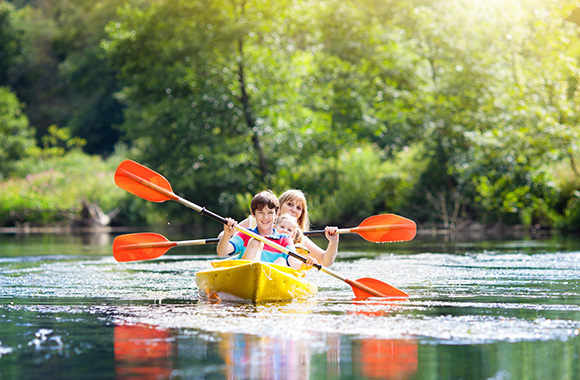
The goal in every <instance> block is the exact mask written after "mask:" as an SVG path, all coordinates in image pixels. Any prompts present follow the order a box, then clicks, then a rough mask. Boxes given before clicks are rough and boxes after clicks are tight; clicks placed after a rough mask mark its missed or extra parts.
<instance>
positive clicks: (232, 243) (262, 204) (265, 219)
mask: <svg viewBox="0 0 580 380" xmlns="http://www.w3.org/2000/svg"><path fill="white" fill-rule="evenodd" d="M279 210H280V203H278V198H277V197H276V196H275V195H274V194H273V193H272V192H271V191H270V190H266V191H262V192H260V193H258V194H256V195H255V196H254V198H252V202H251V203H250V212H251V214H252V216H253V217H255V218H256V223H257V225H256V227H255V228H253V229H251V231H253V232H256V233H257V234H259V235H260V236H264V237H266V238H267V239H269V240H271V241H273V242H274V243H277V244H279V245H281V246H283V247H285V248H288V249H289V250H291V251H295V247H294V242H293V241H292V238H291V237H289V236H288V235H282V234H279V233H278V232H277V231H276V230H275V229H274V222H275V221H276V217H277V216H278V211H279ZM226 220H227V221H228V224H226V225H224V234H223V235H222V237H221V239H220V241H219V243H218V245H217V248H216V251H217V254H218V256H221V257H223V256H228V255H229V256H232V255H236V254H238V258H240V259H243V260H254V261H258V260H259V261H264V262H268V263H276V264H281V265H287V266H290V267H293V268H296V269H299V268H300V267H301V266H302V262H301V261H300V260H298V259H295V258H293V257H289V255H288V254H286V253H283V252H279V251H278V250H276V249H275V248H272V247H270V246H269V245H267V244H264V243H263V242H261V241H259V240H256V239H254V238H252V237H251V236H248V235H246V234H244V233H242V232H239V233H237V234H235V232H236V230H235V226H236V224H237V222H236V221H235V220H233V219H231V218H226ZM308 261H309V264H310V265H312V264H313V263H314V262H315V260H313V259H312V258H309V260H308Z"/></svg>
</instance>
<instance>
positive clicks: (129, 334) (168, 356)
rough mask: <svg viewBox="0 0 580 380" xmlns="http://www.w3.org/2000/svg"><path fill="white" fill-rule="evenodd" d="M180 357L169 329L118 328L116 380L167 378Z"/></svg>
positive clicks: (117, 326)
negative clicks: (176, 359)
mask: <svg viewBox="0 0 580 380" xmlns="http://www.w3.org/2000/svg"><path fill="white" fill-rule="evenodd" d="M173 357H177V350H176V345H175V339H174V338H173V337H172V336H171V334H170V331H169V330H164V329H158V328H154V327H151V326H147V325H115V372H116V378H117V379H119V380H120V379H129V378H131V379H135V378H139V379H168V378H170V377H171V371H172V358H173Z"/></svg>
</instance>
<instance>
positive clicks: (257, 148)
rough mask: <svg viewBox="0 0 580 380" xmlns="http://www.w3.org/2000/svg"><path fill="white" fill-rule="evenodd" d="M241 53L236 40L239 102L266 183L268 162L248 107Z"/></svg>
mask: <svg viewBox="0 0 580 380" xmlns="http://www.w3.org/2000/svg"><path fill="white" fill-rule="evenodd" d="M243 52H244V42H243V40H242V39H239V40H238V53H239V55H240V57H241V58H240V61H239V63H238V81H239V83H240V91H241V93H242V95H241V97H240V101H241V103H242V109H243V112H244V119H245V120H246V125H247V126H248V128H249V130H250V131H251V132H252V133H253V135H252V144H253V146H254V150H255V151H256V154H257V155H258V169H259V170H260V172H261V174H262V178H263V179H264V181H266V183H268V182H269V181H268V178H269V177H270V176H269V174H270V168H269V167H268V162H267V160H266V156H265V155H264V150H263V149H262V144H261V142H260V134H259V129H258V128H257V126H256V119H255V118H254V114H253V112H252V107H251V105H250V96H249V95H248V91H247V88H246V76H245V66H244V59H243V56H244V55H243Z"/></svg>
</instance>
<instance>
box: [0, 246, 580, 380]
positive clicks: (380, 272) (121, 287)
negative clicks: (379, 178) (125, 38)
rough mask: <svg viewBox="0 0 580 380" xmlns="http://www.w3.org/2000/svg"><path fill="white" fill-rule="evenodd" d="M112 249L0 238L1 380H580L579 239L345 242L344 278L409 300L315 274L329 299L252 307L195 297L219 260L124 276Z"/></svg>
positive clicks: (175, 255)
mask: <svg viewBox="0 0 580 380" xmlns="http://www.w3.org/2000/svg"><path fill="white" fill-rule="evenodd" d="M112 238H113V236H109V235H98V236H91V235H88V236H63V235H25V236H22V235H0V341H1V343H0V378H2V379H27V378H60V377H62V376H63V375H64V374H66V376H68V377H70V378H88V377H90V378H108V379H110V378H115V377H117V378H128V377H131V376H134V377H139V378H198V379H221V378H232V379H234V378H235V379H238V378H239V379H245V378H252V379H254V378H256V379H258V378H261V379H272V378H292V379H307V378H311V379H319V378H332V379H351V378H353V379H354V378H369V379H370V378H379V379H458V378H463V379H522V378H527V379H548V378H549V379H578V378H580V377H579V376H580V375H579V373H580V368H579V367H580V365H579V364H578V363H579V355H580V337H579V332H580V306H579V305H580V280H579V273H580V246H579V245H578V242H577V241H574V240H564V239H558V238H550V239H546V240H529V239H527V240H519V239H518V240H514V239H510V240H507V239H499V240H489V239H487V240H473V239H466V240H460V239H449V238H448V239H440V238H430V237H418V238H416V240H414V241H412V242H407V243H401V244H396V245H395V244H388V245H379V244H371V243H368V242H365V241H362V240H361V239H357V238H353V239H344V238H341V246H340V248H341V253H340V258H339V260H337V262H336V263H335V265H333V267H332V269H333V270H335V271H336V272H338V273H340V274H341V275H343V276H344V277H347V278H352V279H356V278H360V277H373V278H377V279H379V280H382V281H384V282H387V283H389V284H391V285H393V286H396V287H397V288H400V289H402V290H405V291H406V292H408V293H409V294H410V295H411V296H410V297H409V299H408V300H404V301H388V300H387V301H386V300H379V299H369V300H357V299H355V298H354V293H353V292H352V289H351V288H350V287H349V286H348V285H347V284H345V283H343V282H342V281H339V280H337V279H335V278H334V277H331V276H329V275H327V274H325V273H322V272H316V271H315V270H311V271H309V272H308V274H307V278H308V279H309V280H310V281H311V282H313V283H315V284H316V285H318V287H319V293H318V295H317V296H316V297H314V298H311V299H308V300H296V301H292V302H279V303H266V304H258V305H253V304H236V303H218V304H216V303H208V302H202V301H199V300H198V298H197V287H196V284H195V273H196V272H197V271H199V270H202V269H207V268H208V267H209V263H208V262H209V260H212V259H215V255H214V254H213V249H212V248H213V247H207V246H206V247H190V248H175V249H173V250H171V251H169V252H168V253H167V254H166V255H164V256H163V257H162V258H160V259H156V260H153V261H148V262H137V263H117V262H115V260H114V259H113V257H112V254H111V251H110V250H111V248H110V244H111V242H112ZM172 238H173V239H179V238H180V237H179V236H172ZM183 238H187V239H189V238H191V237H189V236H188V237H183Z"/></svg>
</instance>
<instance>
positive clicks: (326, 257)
mask: <svg viewBox="0 0 580 380" xmlns="http://www.w3.org/2000/svg"><path fill="white" fill-rule="evenodd" d="M278 201H279V202H280V215H284V214H290V215H292V216H293V217H295V218H296V220H297V221H298V225H299V226H300V229H302V231H304V232H306V231H309V229H310V221H309V218H308V207H307V204H306V197H305V196H304V193H303V192H302V191H300V190H296V189H292V190H287V191H285V192H284V193H283V194H282V195H280V197H278ZM251 224H252V221H251V218H246V219H244V220H243V221H241V222H240V226H241V227H245V228H251V227H254V226H252V225H251ZM324 234H325V236H326V239H328V247H327V248H326V250H323V249H322V248H320V247H319V246H318V245H316V243H314V242H313V241H312V240H310V239H309V238H308V237H307V236H304V235H303V236H302V240H301V241H300V244H302V245H303V246H305V247H306V248H307V249H308V250H309V251H310V255H312V257H314V258H315V259H316V260H317V261H318V262H319V263H320V264H322V265H323V266H325V267H327V266H330V265H332V264H333V263H334V259H335V258H336V255H337V254H338V240H339V239H338V227H334V226H332V227H331V226H327V227H326V228H325V229H324Z"/></svg>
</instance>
